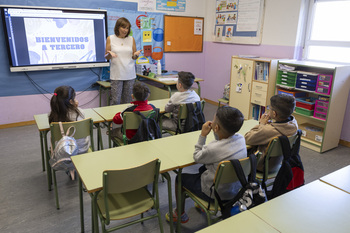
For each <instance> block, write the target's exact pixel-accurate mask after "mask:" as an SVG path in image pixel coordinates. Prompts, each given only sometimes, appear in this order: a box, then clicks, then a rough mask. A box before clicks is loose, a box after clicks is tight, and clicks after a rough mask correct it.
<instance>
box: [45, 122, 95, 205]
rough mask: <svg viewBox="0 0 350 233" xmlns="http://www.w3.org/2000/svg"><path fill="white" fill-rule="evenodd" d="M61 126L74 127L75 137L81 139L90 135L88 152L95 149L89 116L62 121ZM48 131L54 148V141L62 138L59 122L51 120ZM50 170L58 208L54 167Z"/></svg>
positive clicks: (64, 127) (65, 128)
mask: <svg viewBox="0 0 350 233" xmlns="http://www.w3.org/2000/svg"><path fill="white" fill-rule="evenodd" d="M62 126H63V129H64V131H65V132H66V131H67V129H68V128H69V127H71V126H73V127H75V134H74V138H75V139H81V138H85V137H87V136H90V148H89V150H88V152H93V151H94V150H95V149H94V137H93V120H92V119H91V118H87V119H84V120H80V121H73V122H62ZM50 131H51V145H52V149H53V150H54V149H55V144H56V142H57V141H59V140H60V139H61V138H62V134H61V130H60V126H59V123H58V122H52V123H51V124H50ZM47 159H49V158H47ZM51 170H52V177H53V183H54V188H55V198H56V207H57V209H59V208H60V205H59V198H58V187H57V180H56V171H55V170H54V169H51Z"/></svg>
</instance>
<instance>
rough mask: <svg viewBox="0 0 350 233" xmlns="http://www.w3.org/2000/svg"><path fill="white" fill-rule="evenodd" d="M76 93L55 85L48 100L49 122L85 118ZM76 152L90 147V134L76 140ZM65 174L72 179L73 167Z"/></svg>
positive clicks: (68, 87)
mask: <svg viewBox="0 0 350 233" xmlns="http://www.w3.org/2000/svg"><path fill="white" fill-rule="evenodd" d="M75 96H76V93H75V90H74V89H73V88H72V87H71V86H60V87H57V88H56V89H55V91H54V93H53V96H52V98H51V100H50V107H51V112H50V114H49V123H51V122H71V121H80V120H83V119H85V116H84V114H83V113H82V110H81V109H80V108H79V107H78V105H79V102H78V100H76V99H75ZM76 142H77V146H78V154H83V153H86V152H87V151H88V150H89V147H90V136H88V137H86V138H80V139H77V140H76ZM67 175H69V177H70V178H71V179H72V180H74V176H75V173H74V169H73V170H70V171H67Z"/></svg>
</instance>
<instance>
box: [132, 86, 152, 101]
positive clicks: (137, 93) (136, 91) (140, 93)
mask: <svg viewBox="0 0 350 233" xmlns="http://www.w3.org/2000/svg"><path fill="white" fill-rule="evenodd" d="M150 93H151V92H150V90H149V88H148V86H147V85H146V84H144V83H142V82H135V84H134V86H133V88H132V94H133V95H134V98H135V99H136V100H137V101H145V100H146V99H147V98H148V94H150Z"/></svg>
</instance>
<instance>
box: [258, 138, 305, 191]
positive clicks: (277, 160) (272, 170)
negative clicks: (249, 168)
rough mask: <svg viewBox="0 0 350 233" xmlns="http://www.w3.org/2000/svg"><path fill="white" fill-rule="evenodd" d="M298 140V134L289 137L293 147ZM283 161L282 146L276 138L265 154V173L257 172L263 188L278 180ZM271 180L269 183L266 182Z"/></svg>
mask: <svg viewBox="0 0 350 233" xmlns="http://www.w3.org/2000/svg"><path fill="white" fill-rule="evenodd" d="M297 138H298V134H295V135H293V136H290V137H288V140H289V143H290V146H291V147H292V146H293V145H294V143H295V142H296V140H297ZM282 160H283V152H282V146H281V143H280V141H279V139H278V137H275V138H273V139H271V140H270V142H269V144H268V146H267V148H266V153H265V159H264V171H262V172H261V171H258V170H257V171H256V179H257V180H258V181H259V182H260V183H261V185H262V186H263V188H265V187H269V186H271V185H273V179H275V178H276V176H277V173H278V171H279V169H280V167H281V163H282ZM268 180H269V183H268V184H266V182H267V181H268Z"/></svg>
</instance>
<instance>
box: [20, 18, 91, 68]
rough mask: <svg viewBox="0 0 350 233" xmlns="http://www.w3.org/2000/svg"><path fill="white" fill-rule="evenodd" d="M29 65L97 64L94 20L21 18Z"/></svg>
mask: <svg viewBox="0 0 350 233" xmlns="http://www.w3.org/2000/svg"><path fill="white" fill-rule="evenodd" d="M24 26H25V35H26V38H27V46H28V53H29V61H30V64H32V65H34V64H50V63H72V62H94V61H96V48H95V35H94V22H93V20H84V19H57V18H56V19H55V18H24Z"/></svg>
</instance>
